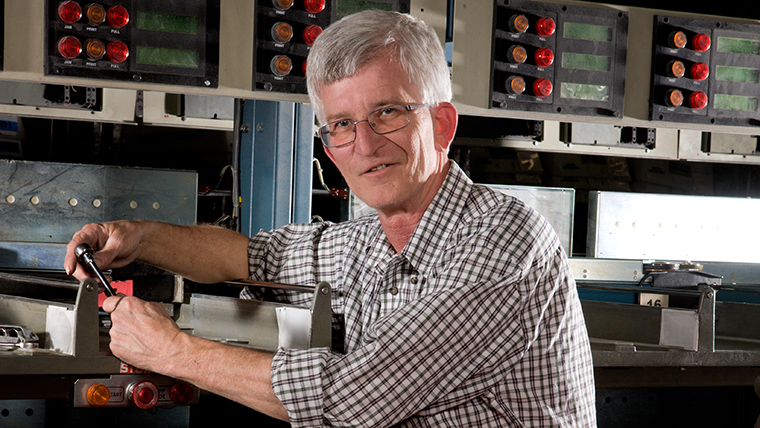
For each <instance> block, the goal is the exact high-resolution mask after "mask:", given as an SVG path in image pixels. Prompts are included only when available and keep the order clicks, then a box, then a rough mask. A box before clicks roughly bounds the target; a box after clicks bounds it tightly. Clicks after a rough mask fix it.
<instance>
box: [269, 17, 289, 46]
mask: <svg viewBox="0 0 760 428" xmlns="http://www.w3.org/2000/svg"><path fill="white" fill-rule="evenodd" d="M291 38H293V27H291V26H290V24H288V23H287V22H278V23H276V24H274V25H273V26H272V39H274V41H275V42H279V43H287V42H289V41H290V39H291Z"/></svg>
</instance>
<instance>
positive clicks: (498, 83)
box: [490, 0, 628, 118]
mask: <svg viewBox="0 0 760 428" xmlns="http://www.w3.org/2000/svg"><path fill="white" fill-rule="evenodd" d="M627 34H628V14H627V13H626V12H622V11H617V10H611V9H599V8H589V7H582V6H570V5H561V4H553V3H539V2H533V1H522V0H497V1H496V9H495V11H494V22H493V40H492V49H493V54H492V58H493V62H492V67H491V68H492V75H491V103H490V107H491V108H497V109H498V108H501V109H519V110H527V111H534V112H546V113H563V114H576V115H591V116H598V115H601V116H607V117H616V118H619V117H622V115H623V106H624V92H625V67H626V43H627Z"/></svg>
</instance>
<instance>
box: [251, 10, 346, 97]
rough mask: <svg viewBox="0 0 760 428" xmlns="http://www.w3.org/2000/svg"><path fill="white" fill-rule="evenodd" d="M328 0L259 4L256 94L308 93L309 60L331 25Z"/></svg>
mask: <svg viewBox="0 0 760 428" xmlns="http://www.w3.org/2000/svg"><path fill="white" fill-rule="evenodd" d="M331 15H332V9H331V4H330V3H329V2H327V1H326V0H258V3H257V5H256V23H255V25H254V27H255V31H256V35H255V38H254V40H255V42H254V44H255V47H254V48H255V52H254V59H253V61H254V65H253V74H254V76H253V86H254V90H264V91H275V92H287V93H303V94H305V93H306V57H307V56H308V55H309V49H310V48H311V46H312V45H313V44H314V42H315V41H316V39H317V37H318V36H319V35H320V34H321V33H322V30H323V29H324V28H326V27H327V26H328V25H329V24H330V22H331V21H332V18H331Z"/></svg>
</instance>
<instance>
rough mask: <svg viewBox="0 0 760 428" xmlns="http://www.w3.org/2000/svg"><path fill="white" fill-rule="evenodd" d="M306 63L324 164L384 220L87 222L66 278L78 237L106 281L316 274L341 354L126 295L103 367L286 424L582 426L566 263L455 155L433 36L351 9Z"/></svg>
mask: <svg viewBox="0 0 760 428" xmlns="http://www.w3.org/2000/svg"><path fill="white" fill-rule="evenodd" d="M308 63H309V68H308V76H307V78H308V84H309V95H310V97H311V100H312V104H313V105H314V109H315V112H316V115H317V118H318V119H319V121H320V123H321V124H324V125H323V126H322V127H321V128H320V131H319V134H320V137H321V139H322V141H323V143H324V145H325V151H326V153H327V155H328V156H329V157H330V159H332V161H333V162H334V163H335V164H336V165H337V167H338V168H339V169H340V171H341V173H342V174H343V176H344V177H345V179H346V181H347V183H348V184H349V186H350V187H351V189H352V190H353V191H354V192H355V193H356V195H357V196H358V197H359V198H360V199H362V200H363V201H364V202H366V203H367V204H368V205H369V206H371V207H373V208H375V209H376V210H377V215H373V216H367V217H363V218H360V219H358V220H356V221H353V222H345V223H340V224H330V223H319V224H309V225H290V226H286V227H283V228H281V229H277V230H274V231H261V232H259V233H258V234H256V235H255V236H254V237H252V238H250V239H249V238H248V237H245V236H242V235H240V234H237V233H235V232H232V231H229V230H224V229H220V228H214V227H209V226H196V227H180V226H173V225H168V224H163V223H155V222H116V223H105V224H93V225H87V226H85V227H84V228H83V229H82V230H81V231H79V232H77V233H76V234H75V235H74V237H73V239H72V241H71V243H69V246H68V252H67V257H66V262H65V263H66V264H65V268H66V270H67V271H68V272H69V273H73V274H74V275H75V276H78V277H83V276H86V275H87V273H85V272H84V269H83V268H82V267H81V266H77V264H76V259H75V258H74V256H73V249H74V248H75V247H76V246H77V245H78V244H80V243H82V242H87V243H89V244H90V245H92V246H93V248H95V249H97V250H98V251H96V252H95V258H96V259H97V261H98V263H99V264H100V265H102V266H105V267H109V268H111V267H120V266H123V265H124V264H126V263H129V262H131V261H132V260H134V259H140V260H143V261H146V262H148V263H151V264H154V265H157V266H160V267H163V268H165V269H168V270H170V271H173V272H177V273H179V274H182V275H184V276H186V277H187V278H189V279H192V280H195V281H201V282H219V281H222V280H232V279H238V278H243V277H250V278H252V279H256V280H263V281H274V282H281V283H298V284H307V285H316V284H317V282H319V281H327V282H329V283H330V284H331V285H332V287H333V296H332V297H333V312H334V313H335V314H337V315H342V316H343V318H344V319H345V349H344V350H345V353H335V352H332V351H330V350H328V349H309V350H293V349H279V350H278V351H277V353H276V354H274V355H272V354H267V353H264V352H258V351H254V350H250V349H243V348H235V347H229V346H226V345H222V344H218V343H213V342H208V341H205V340H203V339H199V338H196V337H193V336H190V335H187V334H185V333H182V332H180V331H179V330H178V328H177V327H176V325H175V324H174V323H173V321H172V320H171V319H170V318H169V317H168V316H167V315H166V314H165V313H164V311H163V309H162V308H161V307H160V306H159V305H156V304H151V303H146V302H143V301H141V300H139V299H136V298H130V297H120V296H119V297H111V298H108V299H106V301H105V303H104V304H103V308H104V310H106V311H107V312H110V313H111V319H112V323H113V327H112V329H111V338H112V340H111V349H112V351H113V353H114V355H115V356H117V357H119V358H121V359H122V360H124V361H126V362H128V363H130V364H133V365H135V366H137V367H141V368H144V369H147V370H151V371H155V372H158V373H163V374H166V375H168V376H172V377H175V378H179V379H184V380H188V381H190V382H192V383H194V384H195V385H197V386H199V387H200V388H203V389H205V390H208V391H211V392H214V393H217V394H220V395H223V396H226V397H230V398H233V399H235V400H237V401H239V402H241V403H243V404H246V405H248V406H250V407H252V408H254V409H257V410H259V411H262V412H264V413H267V414H269V415H272V416H275V417H278V418H281V419H289V420H290V422H291V424H292V425H293V426H367V427H369V426H390V425H397V426H428V427H441V426H450V427H464V426H484V427H496V426H557V425H562V426H593V425H594V424H595V408H594V385H593V374H592V365H591V354H590V349H589V344H588V338H587V335H586V330H585V324H584V320H583V316H582V312H581V308H580V303H579V300H578V296H577V293H576V290H575V287H574V282H573V279H572V276H571V273H570V270H569V267H568V264H567V259H566V256H565V255H564V252H563V250H562V248H561V247H560V245H559V243H558V239H557V236H556V234H555V233H554V232H553V231H552V230H551V227H550V226H548V223H547V222H546V221H545V220H544V219H543V218H541V217H540V216H539V215H538V214H536V213H535V212H534V211H532V210H531V209H529V208H527V207H526V206H525V205H524V204H522V203H521V202H519V201H517V200H515V199H514V198H511V197H508V196H505V195H503V194H501V193H498V192H495V191H492V190H490V189H488V188H487V187H484V186H476V185H473V184H472V182H471V181H470V180H469V179H468V178H467V177H466V176H465V175H464V174H463V173H462V171H461V170H460V169H459V167H458V166H457V165H456V164H455V163H453V162H451V161H449V160H448V157H447V152H448V149H449V145H450V144H451V141H452V140H453V138H454V133H455V130H456V124H457V113H456V109H455V107H454V106H453V105H452V104H451V103H450V99H451V89H450V80H449V76H448V68H447V65H446V62H445V59H444V56H443V50H442V48H441V46H440V43H439V42H438V40H437V38H436V36H435V33H434V32H433V31H432V29H431V28H429V27H428V26H426V25H425V24H424V23H422V22H420V21H418V20H416V19H414V18H411V17H409V16H407V15H402V14H397V13H389V12H378V11H371V12H362V13H359V14H355V15H352V16H349V17H347V18H345V19H343V20H341V21H339V22H337V23H335V24H333V25H331V26H330V27H329V28H328V29H327V30H326V31H325V32H324V33H323V34H322V35H321V36H320V37H319V39H318V41H317V43H316V44H315V45H314V47H313V50H312V52H311V53H310V55H309V58H308ZM242 294H243V297H250V296H251V295H252V291H250V290H245V291H244V292H243V293H242ZM291 298H292V299H293V300H294V303H305V302H302V301H301V300H299V298H298V296H291Z"/></svg>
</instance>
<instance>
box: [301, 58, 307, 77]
mask: <svg viewBox="0 0 760 428" xmlns="http://www.w3.org/2000/svg"><path fill="white" fill-rule="evenodd" d="M301 72H302V73H303V75H304V76H306V60H303V63H301Z"/></svg>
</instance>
